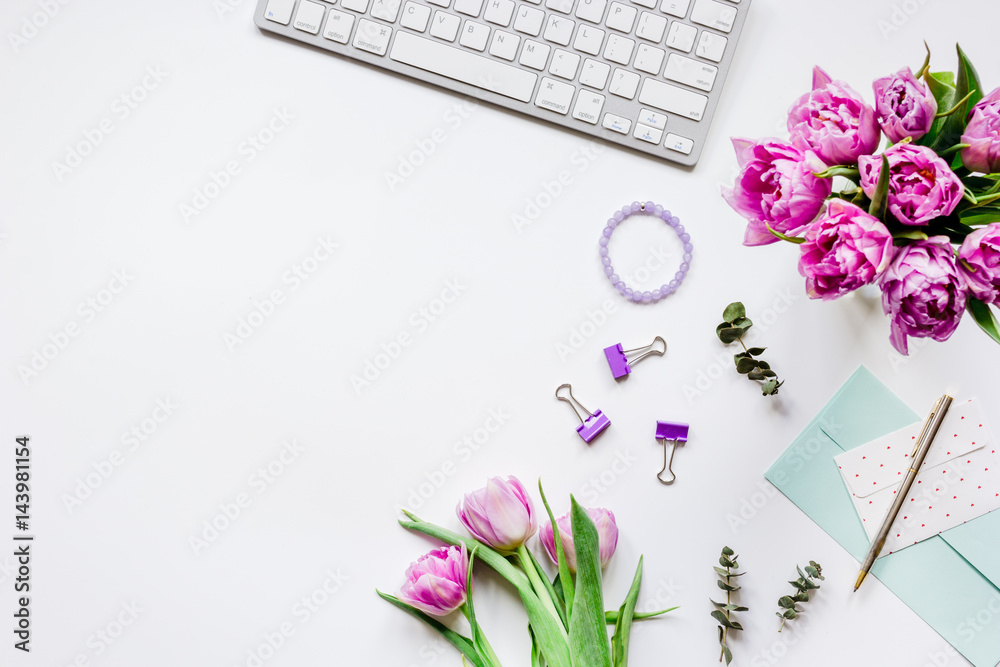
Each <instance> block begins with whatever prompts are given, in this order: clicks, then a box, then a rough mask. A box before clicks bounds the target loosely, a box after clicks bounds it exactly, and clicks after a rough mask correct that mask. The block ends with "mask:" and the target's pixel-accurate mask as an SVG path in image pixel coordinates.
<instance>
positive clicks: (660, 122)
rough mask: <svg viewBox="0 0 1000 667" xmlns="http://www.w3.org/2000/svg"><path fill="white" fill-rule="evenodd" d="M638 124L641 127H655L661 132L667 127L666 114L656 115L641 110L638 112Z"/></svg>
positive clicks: (650, 111) (647, 110) (649, 111)
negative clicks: (641, 125) (640, 124)
mask: <svg viewBox="0 0 1000 667" xmlns="http://www.w3.org/2000/svg"><path fill="white" fill-rule="evenodd" d="M639 122H640V123H642V124H643V125H648V126H650V127H655V128H656V129H658V130H662V129H663V128H665V127H666V126H667V116H666V114H662V113H657V112H655V111H652V110H651V109H643V110H642V111H640V112H639Z"/></svg>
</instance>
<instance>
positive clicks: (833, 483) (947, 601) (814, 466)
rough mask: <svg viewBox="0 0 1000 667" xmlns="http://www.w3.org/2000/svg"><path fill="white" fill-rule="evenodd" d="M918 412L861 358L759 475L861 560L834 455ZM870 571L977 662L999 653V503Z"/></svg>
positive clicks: (990, 661) (992, 661)
mask: <svg viewBox="0 0 1000 667" xmlns="http://www.w3.org/2000/svg"><path fill="white" fill-rule="evenodd" d="M921 419H923V417H922V416H921V415H918V414H916V413H915V412H913V410H911V409H910V408H909V407H908V406H907V405H906V404H905V403H903V401H901V400H900V399H899V398H898V397H897V396H896V395H895V394H893V393H892V392H891V391H890V390H889V388H888V387H886V386H885V385H884V384H882V383H881V382H879V380H878V379H877V378H876V377H875V376H874V375H872V374H871V372H870V371H868V369H866V368H865V367H864V366H862V367H860V368H859V369H858V370H857V371H855V373H854V375H852V376H851V378H850V379H849V380H848V381H847V382H846V383H845V384H844V386H843V387H841V388H840V390H839V391H837V393H836V395H835V396H834V397H833V398H832V399H830V402H829V403H827V404H826V406H825V407H824V408H823V409H822V410H820V412H819V414H818V415H817V416H816V417H815V418H814V419H813V420H812V421H811V422H809V425H808V426H806V428H805V430H803V431H802V433H800V434H799V436H798V437H797V438H796V439H795V441H794V442H792V444H791V446H789V448H788V449H787V450H785V453H784V454H782V455H781V457H780V458H779V459H778V460H777V461H776V462H775V464H774V465H773V466H771V469H770V470H768V471H767V472H766V473H765V474H764V476H765V477H766V478H767V479H768V480H769V481H770V482H771V483H772V484H774V485H775V486H776V487H777V488H778V489H779V490H780V491H781V492H782V493H784V494H785V495H786V496H787V497H788V499H789V500H791V501H792V502H793V503H795V504H796V505H798V506H799V509H801V510H802V511H803V512H805V513H806V514H807V515H808V516H809V518H811V519H812V520H813V521H815V522H816V523H817V524H819V526H820V527H821V528H822V529H823V530H825V531H826V532H827V533H829V534H830V536H831V537H833V538H834V539H835V540H837V542H839V543H840V545H841V546H842V547H844V548H845V549H847V551H848V552H850V554H851V555H852V556H854V557H855V558H856V559H858V561H859V562H860V561H861V560H862V559H864V557H865V554H866V553H867V552H868V547H869V543H868V538H867V536H866V535H865V531H864V529H863V528H862V527H861V520H860V519H859V518H858V515H857V513H856V512H855V511H854V506H853V504H852V502H851V497H850V493H849V492H848V490H847V488H846V487H845V486H844V482H843V479H842V478H841V476H840V472H839V471H838V470H837V465H836V463H834V461H833V457H834V456H836V455H837V454H840V453H841V452H842V451H846V450H848V449H853V448H854V447H857V446H859V445H863V444H865V443H866V442H869V441H871V440H874V439H875V438H878V437H881V436H883V435H886V434H888V433H891V432H893V431H895V430H897V429H899V428H902V427H903V426H906V425H907V424H912V423H913V422H917V421H920V420H921ZM871 574H872V575H874V576H876V577H878V579H879V580H880V581H881V582H882V583H883V584H885V585H886V586H888V587H889V590H891V591H892V592H893V593H895V594H896V595H897V596H898V597H899V599H901V600H902V601H903V602H905V603H906V604H907V605H908V606H909V607H910V608H911V609H912V610H913V611H915V612H916V613H917V614H918V615H919V616H920V617H921V618H922V619H924V620H925V621H927V623H929V624H930V626H931V627H932V628H934V629H935V630H936V631H937V632H938V634H940V635H941V636H942V637H944V638H945V640H947V641H948V643H950V644H951V645H952V646H954V647H955V648H956V649H957V650H958V651H959V652H961V653H962V655H964V656H965V657H966V658H967V659H968V660H969V662H971V663H972V664H974V665H975V666H976V667H995V666H996V665H997V664H998V663H1000V511H996V512H991V513H989V514H984V515H983V516H980V517H978V518H976V519H973V520H972V521H969V522H967V523H965V524H962V525H961V526H956V527H955V528H952V529H951V530H947V531H945V532H943V533H941V534H940V535H937V536H935V537H932V538H929V539H927V540H924V541H923V542H920V543H919V544H915V545H913V546H910V547H907V548H905V549H902V550H900V551H897V552H895V553H893V554H890V555H888V556H886V557H884V558H880V559H879V560H877V561H876V562H875V566H874V567H873V568H872V571H871Z"/></svg>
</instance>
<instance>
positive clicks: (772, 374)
mask: <svg viewBox="0 0 1000 667" xmlns="http://www.w3.org/2000/svg"><path fill="white" fill-rule="evenodd" d="M763 374H764V377H766V378H776V377H778V374H777V373H775V372H774V371H772V370H771V369H769V368H765V369H764V371H763Z"/></svg>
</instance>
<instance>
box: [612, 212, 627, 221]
mask: <svg viewBox="0 0 1000 667" xmlns="http://www.w3.org/2000/svg"><path fill="white" fill-rule="evenodd" d="M614 218H615V220H617V221H618V222H621V221H622V220H624V219H625V214H624V213H622V212H621V211H615V215H614Z"/></svg>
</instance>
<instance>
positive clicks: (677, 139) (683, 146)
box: [663, 132, 694, 155]
mask: <svg viewBox="0 0 1000 667" xmlns="http://www.w3.org/2000/svg"><path fill="white" fill-rule="evenodd" d="M663 147H664V148H669V149H670V150H672V151H677V152H678V153H684V155H690V154H691V149H692V148H694V142H693V141H692V140H690V139H688V138H687V137H682V136H680V135H678V134H672V133H670V132H667V137H666V139H664V140H663Z"/></svg>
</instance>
